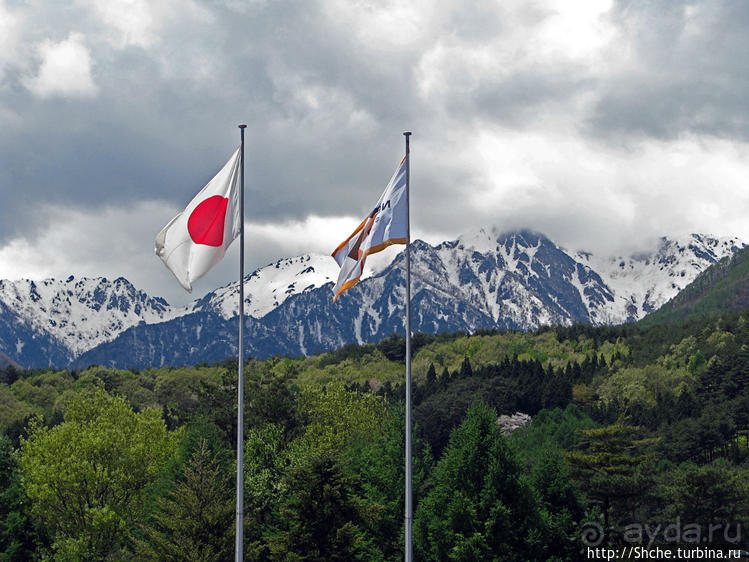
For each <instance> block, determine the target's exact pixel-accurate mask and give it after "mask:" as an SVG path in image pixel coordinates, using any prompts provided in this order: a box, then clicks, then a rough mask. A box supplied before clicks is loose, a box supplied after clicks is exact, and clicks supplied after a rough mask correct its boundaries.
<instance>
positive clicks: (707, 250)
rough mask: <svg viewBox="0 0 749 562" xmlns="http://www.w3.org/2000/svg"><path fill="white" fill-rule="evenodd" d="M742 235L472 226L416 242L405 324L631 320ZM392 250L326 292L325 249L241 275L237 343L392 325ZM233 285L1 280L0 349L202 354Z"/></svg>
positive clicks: (42, 360) (346, 337) (397, 294)
mask: <svg viewBox="0 0 749 562" xmlns="http://www.w3.org/2000/svg"><path fill="white" fill-rule="evenodd" d="M743 246H744V244H743V242H741V241H739V240H737V239H736V238H721V239H718V238H712V237H709V236H704V235H696V234H695V235H690V236H687V237H683V238H679V239H675V240H669V239H666V238H663V239H661V241H660V243H659V245H658V246H657V247H655V248H654V249H653V251H652V252H649V253H648V254H647V255H638V256H629V257H610V256H598V255H593V254H590V253H588V252H584V251H567V250H564V249H563V248H561V247H560V246H558V245H556V244H555V243H554V242H553V241H551V240H549V239H548V238H547V237H545V236H544V235H542V234H539V233H535V232H531V231H527V230H525V231H517V232H501V231H498V230H497V229H481V230H479V231H476V232H473V233H470V234H466V235H463V236H461V237H459V238H458V239H457V240H453V241H449V242H443V243H441V244H439V245H437V246H432V245H430V244H427V243H425V242H422V241H419V240H417V241H414V242H413V244H412V251H411V258H412V269H411V279H412V291H411V295H412V310H413V318H412V321H413V330H414V331H423V332H441V331H445V330H446V331H456V330H466V331H474V330H476V329H479V328H500V329H522V330H527V329H534V328H537V327H539V326H543V325H554V324H561V325H568V324H571V323H574V322H590V323H593V324H616V323H622V322H629V321H634V320H638V319H640V318H642V317H643V316H644V315H645V314H647V313H648V312H649V311H651V310H654V309H656V308H658V307H659V306H660V305H661V304H663V303H664V302H666V301H667V300H669V299H670V298H671V297H673V296H674V295H675V294H676V293H677V292H678V291H679V290H680V289H682V288H683V287H685V286H686V285H687V284H688V283H689V282H691V281H692V280H693V279H694V278H695V277H696V276H697V275H698V274H699V273H700V272H702V271H704V269H706V268H707V267H708V266H710V265H712V264H713V263H715V262H717V261H718V260H720V259H721V258H722V257H724V256H726V255H729V254H731V253H733V252H735V251H736V250H738V249H739V248H741V247H743ZM400 250H401V251H399V252H395V251H392V250H391V251H388V252H382V253H380V254H377V255H375V256H372V257H373V258H376V259H373V260H372V261H368V264H367V266H368V267H367V269H365V275H364V277H365V278H364V279H363V280H362V282H361V283H359V284H358V285H357V286H355V287H354V288H352V289H350V290H349V291H346V292H345V293H344V294H343V295H342V296H341V298H340V299H339V300H338V301H336V303H333V302H332V296H333V295H332V292H331V290H330V289H331V284H332V283H333V282H334V281H335V279H336V277H337V275H338V266H337V264H336V263H335V261H334V260H333V259H332V258H331V257H330V256H321V255H304V256H297V257H293V258H285V259H281V260H279V261H277V262H275V263H272V264H269V265H267V266H265V267H262V268H259V269H257V270H256V271H254V272H253V273H251V274H250V275H247V276H246V277H245V281H244V283H245V311H246V314H248V315H249V316H251V317H252V318H251V320H252V321H251V322H249V324H251V325H252V326H253V330H254V332H253V335H252V336H250V335H249V334H248V352H251V353H253V354H256V356H263V355H265V354H270V355H273V354H276V353H287V354H292V355H294V354H309V353H315V352H318V351H323V350H326V349H331V348H334V347H338V346H340V345H343V344H345V343H349V342H358V343H363V342H368V341H378V340H380V339H382V338H383V337H386V336H388V335H389V334H391V333H393V332H394V331H398V332H402V330H403V310H404V298H405V273H404V269H403V267H404V261H405V256H404V252H403V251H402V247H400ZM367 277H368V278H367ZM237 294H238V283H231V284H228V285H226V286H224V287H222V288H220V289H218V290H216V291H214V292H212V293H209V294H207V295H206V296H205V297H203V298H202V299H200V300H198V301H195V302H194V303H192V304H191V305H189V306H187V307H184V308H172V307H170V306H169V305H168V304H167V303H166V301H164V300H163V299H159V298H151V297H149V296H148V295H146V294H145V293H143V292H142V291H138V290H136V289H135V288H134V287H133V286H132V285H131V284H130V283H129V282H127V281H126V280H125V279H122V278H120V279H116V280H115V281H107V280H106V279H86V278H83V279H75V278H73V277H70V278H68V279H67V280H65V281H56V280H52V279H47V280H44V281H29V280H23V281H0V352H3V353H6V354H7V355H9V356H10V357H13V358H14V359H15V360H17V361H18V362H19V363H20V364H22V365H25V366H29V367H32V366H46V365H49V364H56V365H63V364H67V363H69V362H70V361H72V360H75V359H79V360H80V361H79V362H81V364H83V365H86V364H88V363H87V361H94V362H98V361H106V363H107V364H119V365H121V366H125V367H127V366H130V365H131V364H130V363H127V361H133V360H134V359H133V358H134V357H137V358H138V362H139V363H138V364H139V365H141V366H147V365H151V364H153V362H154V361H155V362H156V363H157V364H159V365H161V364H174V361H193V360H194V361H196V362H199V361H200V357H205V358H210V359H211V360H214V359H215V357H218V356H219V355H221V353H223V352H225V351H226V350H229V349H230V348H231V345H233V344H232V343H231V342H232V341H233V336H231V337H230V336H228V335H227V334H231V333H232V329H230V325H231V324H232V322H234V323H236V316H237ZM217 334H218V335H217ZM220 334H224V336H220ZM120 336H123V337H122V338H121V337H120ZM221 337H224V339H225V341H223V340H222V341H223V343H221V342H219V341H218V340H216V338H219V339H220V338H221ZM164 338H167V339H164ZM214 340H216V341H214ZM250 340H251V341H250ZM104 344H106V345H104ZM219 344H220V345H219ZM217 345H218V346H219V347H216V346H217ZM134 346H136V347H138V346H140V347H142V349H140V348H137V349H136V348H135V347H134ZM97 350H98V351H97ZM221 350H223V351H221ZM92 351H95V353H91V352H92ZM157 351H158V353H157ZM211 353H213V355H211ZM203 360H207V359H203ZM219 360H220V357H219ZM113 362H114V363H113Z"/></svg>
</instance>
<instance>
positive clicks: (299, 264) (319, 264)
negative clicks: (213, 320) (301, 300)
mask: <svg viewBox="0 0 749 562" xmlns="http://www.w3.org/2000/svg"><path fill="white" fill-rule="evenodd" d="M337 277H338V265H337V264H336V262H335V260H333V259H332V258H331V257H330V256H321V255H309V254H305V255H303V256H297V257H294V258H284V259H281V260H278V261H277V262H275V263H270V264H268V265H266V266H265V267H261V268H260V269H256V270H255V271H253V272H252V273H251V274H250V275H246V276H245V280H244V311H245V314H246V315H248V316H252V317H253V318H262V317H263V316H265V315H266V314H268V313H269V312H270V311H271V310H273V309H274V308H276V307H277V306H279V305H281V304H283V302H284V301H285V300H286V299H287V298H289V297H290V296H293V295H297V294H299V293H304V292H306V291H311V290H312V289H317V288H319V287H322V286H323V285H325V284H326V283H330V282H331V281H335V280H336V278H337ZM238 295H239V283H230V284H228V285H224V286H223V287H221V288H219V289H217V290H216V291H214V292H212V293H209V294H208V295H206V296H205V297H203V298H202V299H200V300H198V301H196V302H195V303H193V305H192V306H191V307H189V309H190V311H191V312H193V311H198V310H204V311H208V310H210V311H213V312H215V313H216V314H218V315H219V316H221V317H223V318H225V319H227V320H228V319H229V318H233V317H235V316H238V315H239V309H238V305H237V303H238V300H237V299H238Z"/></svg>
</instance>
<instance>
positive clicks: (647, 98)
mask: <svg viewBox="0 0 749 562" xmlns="http://www.w3.org/2000/svg"><path fill="white" fill-rule="evenodd" d="M611 21H612V22H614V23H615V24H616V25H617V26H618V27H619V29H620V30H621V32H622V34H623V36H624V37H625V38H626V43H627V44H626V46H624V45H623V47H625V48H626V49H629V50H630V51H631V52H630V53H629V57H630V59H631V60H630V62H629V64H627V65H626V66H625V67H624V68H622V69H621V70H620V71H619V72H617V73H616V74H615V75H614V76H612V77H611V79H609V80H605V81H602V82H601V84H600V95H599V99H598V102H597V104H596V108H595V111H594V112H593V114H592V115H591V117H590V126H591V129H592V132H593V133H594V134H600V135H604V136H607V137H616V136H618V135H633V136H644V137H657V138H663V139H669V138H675V137H678V136H679V135H681V134H684V133H687V132H694V133H702V134H708V135H716V136H720V137H733V138H736V139H740V140H743V141H746V140H747V139H749V119H748V118H747V113H746V99H747V96H749V57H747V56H746V53H747V52H749V35H748V34H747V29H749V3H747V2H744V1H742V0H733V1H726V2H710V1H702V2H636V1H630V2H619V3H618V5H617V7H616V10H615V11H613V13H612V14H611Z"/></svg>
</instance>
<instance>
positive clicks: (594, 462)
mask: <svg viewBox="0 0 749 562" xmlns="http://www.w3.org/2000/svg"><path fill="white" fill-rule="evenodd" d="M580 433H581V434H582V435H583V436H584V438H585V440H584V441H583V443H582V445H581V447H580V449H577V450H574V451H569V452H567V453H566V454H565V457H566V458H567V460H568V461H569V463H570V464H571V465H572V467H573V475H574V476H575V477H576V478H577V480H578V482H579V483H580V487H581V488H582V489H583V490H585V492H586V493H587V495H588V498H589V499H590V500H591V501H593V502H596V503H598V504H600V506H601V511H602V512H603V516H604V525H605V527H606V528H607V529H608V528H609V525H610V521H611V519H610V513H611V512H613V515H614V520H615V521H618V519H620V518H621V517H623V515H624V514H625V513H627V512H628V511H629V509H630V508H631V505H630V503H631V502H634V503H635V504H636V503H637V501H638V499H637V498H641V497H642V496H643V494H644V493H645V492H646V491H647V490H648V489H649V488H650V487H652V486H653V484H654V471H655V454H654V452H653V446H654V445H655V443H656V442H657V439H655V438H651V437H647V436H646V435H645V432H644V431H643V430H642V428H639V427H633V426H627V425H622V424H616V425H610V426H607V427H601V428H595V429H584V430H581V431H580Z"/></svg>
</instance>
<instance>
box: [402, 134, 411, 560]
mask: <svg viewBox="0 0 749 562" xmlns="http://www.w3.org/2000/svg"><path fill="white" fill-rule="evenodd" d="M403 135H404V136H405V137H406V562H411V561H412V560H413V548H412V544H411V543H412V535H413V531H412V529H413V502H412V491H411V151H410V148H409V140H410V137H411V132H410V131H407V132H405V133H403Z"/></svg>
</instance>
